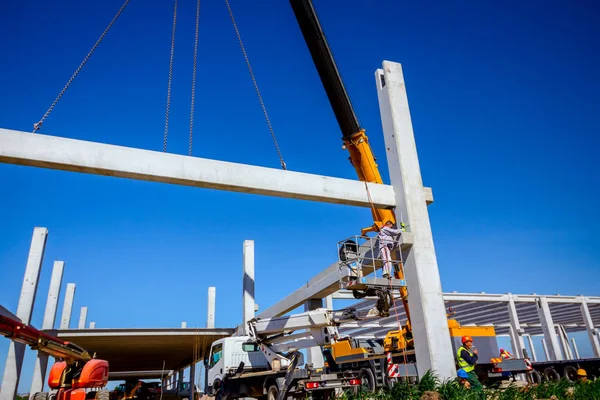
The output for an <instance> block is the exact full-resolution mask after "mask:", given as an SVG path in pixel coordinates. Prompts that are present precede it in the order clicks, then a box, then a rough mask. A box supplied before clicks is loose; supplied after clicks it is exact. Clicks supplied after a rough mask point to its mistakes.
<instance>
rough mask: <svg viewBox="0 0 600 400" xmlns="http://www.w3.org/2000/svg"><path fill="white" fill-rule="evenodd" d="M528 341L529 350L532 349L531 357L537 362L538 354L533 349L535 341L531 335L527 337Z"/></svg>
mask: <svg viewBox="0 0 600 400" xmlns="http://www.w3.org/2000/svg"><path fill="white" fill-rule="evenodd" d="M527 341H528V342H529V348H530V349H531V354H530V355H529V356H530V357H531V359H532V360H533V361H537V354H535V347H533V339H532V338H531V335H527Z"/></svg>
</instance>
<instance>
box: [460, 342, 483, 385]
mask: <svg viewBox="0 0 600 400" xmlns="http://www.w3.org/2000/svg"><path fill="white" fill-rule="evenodd" d="M461 342H462V346H460V347H459V348H458V351H457V352H456V358H457V359H458V366H459V367H460V368H461V369H463V370H464V371H465V372H466V373H467V376H468V378H467V379H468V380H469V383H470V384H471V387H472V388H473V389H481V388H482V387H483V386H482V385H481V382H479V378H477V375H476V374H475V364H476V363H477V359H478V355H477V354H478V353H479V352H478V351H477V349H476V348H474V347H473V339H472V338H471V337H470V336H463V337H462V338H461Z"/></svg>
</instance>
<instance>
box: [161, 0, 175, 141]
mask: <svg viewBox="0 0 600 400" xmlns="http://www.w3.org/2000/svg"><path fill="white" fill-rule="evenodd" d="M176 27H177V0H175V4H174V6H173V33H172V34H171V58H170V60H169V83H168V86H167V109H166V111H165V136H164V139H163V153H164V152H166V151H167V138H168V137H169V110H170V109H171V82H172V79H173V54H174V53H175V28H176Z"/></svg>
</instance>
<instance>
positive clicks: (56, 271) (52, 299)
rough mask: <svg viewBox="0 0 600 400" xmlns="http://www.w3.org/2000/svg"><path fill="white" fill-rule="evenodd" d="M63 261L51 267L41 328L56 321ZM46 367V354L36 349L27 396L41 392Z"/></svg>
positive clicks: (48, 327)
mask: <svg viewBox="0 0 600 400" xmlns="http://www.w3.org/2000/svg"><path fill="white" fill-rule="evenodd" d="M64 269H65V263H64V262H63V261H54V267H53V268H52V277H51V278H50V289H49V290H48V300H46V311H45V312H44V321H43V322H42V329H54V323H55V322H56V311H57V310H58V298H59V297H60V288H61V285H62V277H63V271H64ZM47 368H48V355H47V354H46V353H43V352H41V351H38V353H37V358H36V360H35V366H34V369H33V379H32V381H31V389H30V390H29V393H30V395H29V398H30V399H33V396H34V395H35V394H36V393H37V392H42V391H43V389H44V382H45V381H46V370H47Z"/></svg>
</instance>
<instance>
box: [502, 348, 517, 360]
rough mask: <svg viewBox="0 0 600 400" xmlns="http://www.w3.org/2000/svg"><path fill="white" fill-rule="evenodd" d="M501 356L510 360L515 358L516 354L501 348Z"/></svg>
mask: <svg viewBox="0 0 600 400" xmlns="http://www.w3.org/2000/svg"><path fill="white" fill-rule="evenodd" d="M500 357H502V359H503V360H510V359H513V358H515V356H513V355H512V354H510V351H508V350H504V349H500Z"/></svg>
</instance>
